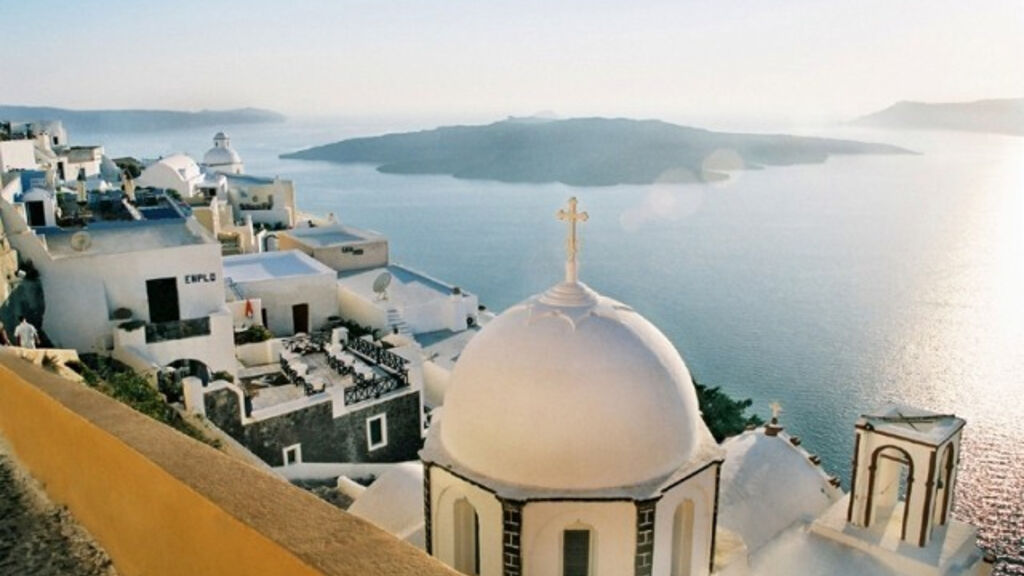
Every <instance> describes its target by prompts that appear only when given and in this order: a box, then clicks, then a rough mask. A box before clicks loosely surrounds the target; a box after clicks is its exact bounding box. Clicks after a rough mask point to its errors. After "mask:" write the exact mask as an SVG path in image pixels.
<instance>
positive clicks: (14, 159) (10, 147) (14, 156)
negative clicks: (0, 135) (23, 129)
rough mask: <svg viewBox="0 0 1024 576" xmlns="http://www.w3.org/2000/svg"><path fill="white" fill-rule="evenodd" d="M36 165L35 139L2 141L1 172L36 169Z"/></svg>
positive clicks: (0, 144) (0, 142) (0, 146)
mask: <svg viewBox="0 0 1024 576" xmlns="http://www.w3.org/2000/svg"><path fill="white" fill-rule="evenodd" d="M36 166H37V164H36V151H35V142H34V141H33V140H3V141H0V174H2V173H4V172H9V171H11V170H35V169H36Z"/></svg>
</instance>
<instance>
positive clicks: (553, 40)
mask: <svg viewBox="0 0 1024 576" xmlns="http://www.w3.org/2000/svg"><path fill="white" fill-rule="evenodd" d="M0 22H3V29H4V45H5V49H4V54H3V57H0V78H2V80H0V103H6V104H34V105H54V106H65V107H74V108H123V107H146V108H175V109H198V108H223V107H238V106H259V107H265V108H271V109H275V110H279V111H281V112H284V113H287V114H293V115H299V114H309V115H317V114H332V115H334V114H340V115H346V116H352V115H374V116H389V115H412V116H416V115H423V116H447V117H465V118H467V119H468V118H486V117H501V116H504V115H507V114H532V113H535V112H538V111H545V110H550V111H554V112H556V113H557V114H559V115H561V116H571V115H604V116H611V115H625V116H662V117H670V118H681V117H682V118H699V117H709V118H710V117H723V118H730V117H738V118H758V117H771V118H792V119H821V118H826V119H829V118H831V119H835V118H843V117H849V116H856V115H859V114H862V113H867V112H871V111H874V110H876V109H879V108H882V107H885V106H887V105H889V104H891V103H892V102H894V101H897V100H928V101H957V100H971V99H980V98H989V97H1018V96H1024V68H1022V66H1024V64H1022V61H1024V32H1022V31H1024V1H1022V0H927V1H925V0H859V1H844V2H836V1H829V0H750V1H739V0H707V1H689V0H674V1H634V2H627V1H620V2H611V1H604V0H590V1H586V2H584V1H558V0H546V1H540V0H518V1H487V0H366V1H358V0H352V1H348V0H335V1H323V2H319V1H318V2H306V1H302V0H291V1H286V0H272V1H262V0H260V1H246V2H236V1H221V0H171V1H168V2H148V1H146V0H101V1H92V2H87V1H82V2H68V1H67V0H61V1H53V0H31V1H18V0H0Z"/></svg>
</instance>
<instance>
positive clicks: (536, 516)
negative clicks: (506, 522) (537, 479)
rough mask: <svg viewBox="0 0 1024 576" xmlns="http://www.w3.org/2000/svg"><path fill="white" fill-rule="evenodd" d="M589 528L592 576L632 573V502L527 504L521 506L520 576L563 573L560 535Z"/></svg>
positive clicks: (616, 575)
mask: <svg viewBox="0 0 1024 576" xmlns="http://www.w3.org/2000/svg"><path fill="white" fill-rule="evenodd" d="M583 527H585V528H588V529H590V530H591V534H590V538H591V540H590V554H591V560H590V566H591V572H590V574H591V576H621V575H623V574H626V575H628V574H633V573H634V570H635V568H634V562H635V558H636V505H635V504H634V503H633V502H528V503H527V504H526V505H525V506H523V523H522V540H521V542H522V553H523V558H522V561H523V574H554V575H557V574H561V573H562V532H563V531H564V530H566V529H579V528H583Z"/></svg>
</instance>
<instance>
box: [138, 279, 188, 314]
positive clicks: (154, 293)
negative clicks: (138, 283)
mask: <svg viewBox="0 0 1024 576" xmlns="http://www.w3.org/2000/svg"><path fill="white" fill-rule="evenodd" d="M146 297H147V298H148V299H149V321H150V322H152V323H154V324H155V323H158V322H175V321H178V320H181V311H180V310H179V308H178V280H177V278H154V279H153V280H146Z"/></svg>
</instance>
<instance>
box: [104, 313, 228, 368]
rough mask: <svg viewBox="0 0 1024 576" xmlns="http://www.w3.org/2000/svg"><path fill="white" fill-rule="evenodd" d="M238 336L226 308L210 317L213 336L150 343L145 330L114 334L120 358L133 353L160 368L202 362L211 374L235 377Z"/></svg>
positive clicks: (121, 331)
mask: <svg viewBox="0 0 1024 576" xmlns="http://www.w3.org/2000/svg"><path fill="white" fill-rule="evenodd" d="M234 334H235V332H234V326H233V322H232V319H231V313H230V312H228V311H227V310H226V309H225V310H222V311H220V312H217V313H215V314H212V315H210V333H209V334H208V335H205V336H193V337H191V338H182V339H179V340H164V341H162V342H153V343H148V344H147V343H146V330H145V328H138V329H136V330H132V331H127V330H122V329H117V330H115V332H114V350H115V353H114V355H115V356H118V350H120V349H128V350H133V351H135V352H137V353H141V354H140V355H141V356H143V357H147V358H151V359H152V360H153V361H154V362H155V363H156V364H158V365H160V366H165V365H167V364H170V363H171V362H174V361H176V360H199V361H200V362H202V363H203V364H206V366H207V368H209V369H210V371H211V372H216V371H220V370H223V371H226V372H230V373H232V374H234V373H235V372H236V370H237V362H236V361H235V348H234V345H235V339H234Z"/></svg>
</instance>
